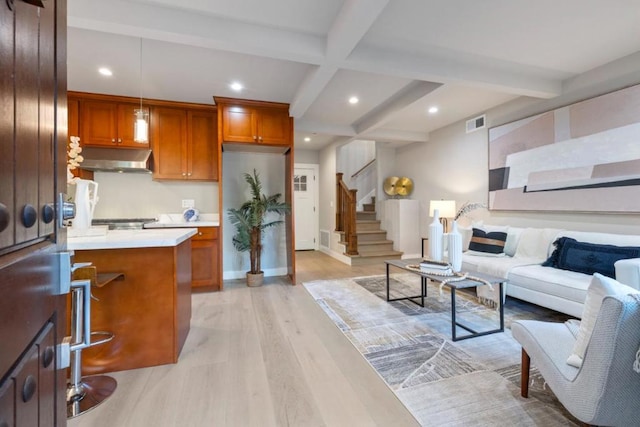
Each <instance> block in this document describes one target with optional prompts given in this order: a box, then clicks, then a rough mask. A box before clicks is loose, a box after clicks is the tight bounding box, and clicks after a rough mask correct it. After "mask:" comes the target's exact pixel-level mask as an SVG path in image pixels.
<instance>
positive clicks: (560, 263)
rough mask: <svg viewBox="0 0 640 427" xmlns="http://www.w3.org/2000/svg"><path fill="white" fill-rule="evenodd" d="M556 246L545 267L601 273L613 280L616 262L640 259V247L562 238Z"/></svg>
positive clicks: (556, 242)
mask: <svg viewBox="0 0 640 427" xmlns="http://www.w3.org/2000/svg"><path fill="white" fill-rule="evenodd" d="M554 245H555V246H556V249H555V250H554V251H553V253H552V254H551V256H550V257H549V258H548V259H547V260H546V261H545V262H544V263H543V264H542V265H543V266H545V267H554V268H559V269H562V270H569V271H576V272H579V273H585V274H593V273H600V274H603V275H605V276H608V277H611V278H615V275H616V274H615V267H614V263H615V262H616V261H618V260H621V259H629V258H638V257H640V247H634V246H613V245H600V244H595V243H588V242H578V241H576V240H575V239H572V238H570V237H561V238H559V239H557V240H556V241H555V242H554Z"/></svg>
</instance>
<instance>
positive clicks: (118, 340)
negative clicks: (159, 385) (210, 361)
mask: <svg viewBox="0 0 640 427" xmlns="http://www.w3.org/2000/svg"><path fill="white" fill-rule="evenodd" d="M196 231H197V230H196V229H195V228H177V229H166V230H165V229H161V230H121V231H119V230H113V231H109V232H108V233H107V234H106V235H103V236H90V237H72V238H69V239H68V249H69V250H73V251H74V253H75V256H74V262H75V263H80V262H90V263H92V265H94V266H95V267H96V268H97V271H98V273H101V274H102V273H122V274H123V275H124V278H123V279H121V280H114V281H112V282H110V283H108V284H106V285H104V286H101V287H99V286H93V287H92V294H93V295H94V296H95V297H96V298H97V300H92V302H91V330H92V331H107V332H111V333H113V334H114V338H113V339H112V340H111V341H109V342H106V343H103V344H100V345H96V346H93V347H90V348H88V349H85V350H83V352H82V368H83V369H82V372H83V375H93V374H98V373H105V372H113V371H121V370H126V369H136V368H142V367H148V366H155V365H163V364H168V363H176V362H177V361H178V356H179V355H180V351H181V350H182V347H183V345H184V342H185V340H186V338H187V335H188V334H189V328H190V322H191V237H192V236H194V235H195V234H196ZM94 341H95V340H94Z"/></svg>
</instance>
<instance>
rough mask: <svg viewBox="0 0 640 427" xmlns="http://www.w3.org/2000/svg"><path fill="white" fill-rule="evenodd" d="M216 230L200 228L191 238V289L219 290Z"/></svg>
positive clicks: (215, 228) (214, 228) (213, 228)
mask: <svg viewBox="0 0 640 427" xmlns="http://www.w3.org/2000/svg"><path fill="white" fill-rule="evenodd" d="M218 244H219V240H218V228H217V227H200V228H198V234H196V235H195V236H193V237H192V238H191V288H192V289H194V290H219V289H220V279H219V277H220V268H219V262H218V250H219V248H218Z"/></svg>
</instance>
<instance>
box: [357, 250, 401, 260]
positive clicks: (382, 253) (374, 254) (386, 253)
mask: <svg viewBox="0 0 640 427" xmlns="http://www.w3.org/2000/svg"><path fill="white" fill-rule="evenodd" d="M402 254H403V252H399V251H375V252H368V253H366V254H364V255H363V254H358V255H349V254H346V255H347V256H348V257H350V258H373V257H383V256H392V257H393V256H402Z"/></svg>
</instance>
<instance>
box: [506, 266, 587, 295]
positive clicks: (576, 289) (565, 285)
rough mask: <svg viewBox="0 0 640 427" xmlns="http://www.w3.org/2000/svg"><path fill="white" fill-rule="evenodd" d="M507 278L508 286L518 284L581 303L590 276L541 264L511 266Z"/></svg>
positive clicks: (585, 293)
mask: <svg viewBox="0 0 640 427" xmlns="http://www.w3.org/2000/svg"><path fill="white" fill-rule="evenodd" d="M507 280H508V283H509V284H508V286H509V287H511V286H512V285H514V286H519V287H521V288H525V289H529V290H532V291H536V292H541V293H543V294H548V295H553V296H555V297H558V298H563V299H567V300H569V301H574V302H577V303H579V304H583V303H584V300H585V298H586V297H587V288H588V287H589V283H590V282H591V276H589V275H587V274H583V273H576V272H574V271H566V270H558V269H554V268H547V267H543V266H541V265H526V266H520V267H514V268H512V269H511V271H510V272H509V275H508V276H507Z"/></svg>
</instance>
